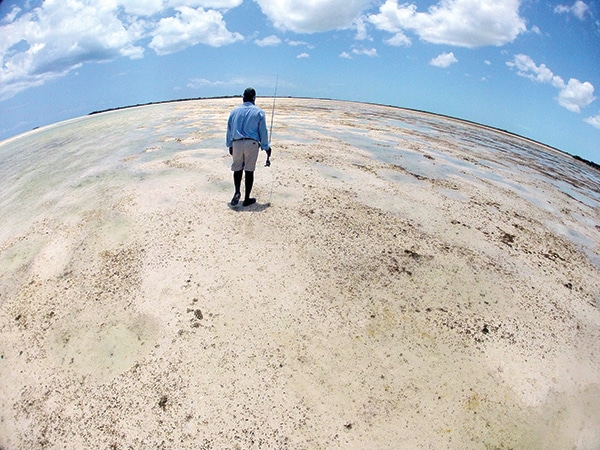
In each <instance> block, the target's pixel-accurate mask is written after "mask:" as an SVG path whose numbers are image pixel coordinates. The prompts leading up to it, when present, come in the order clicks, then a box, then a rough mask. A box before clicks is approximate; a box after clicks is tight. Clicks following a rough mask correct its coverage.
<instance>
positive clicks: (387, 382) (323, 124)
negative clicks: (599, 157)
mask: <svg viewBox="0 0 600 450" xmlns="http://www.w3.org/2000/svg"><path fill="white" fill-rule="evenodd" d="M238 103H239V99H218V100H200V101H189V102H181V103H171V104H163V105H153V106H146V107H140V108H133V109H127V110H123V111H115V112H110V113H104V114H100V115H95V116H91V117H86V118H82V119H78V120H75V121H69V122H68V123H65V124H58V125H56V126H53V127H48V128H45V129H40V130H36V131H35V132H32V133H29V134H28V135H26V136H23V137H20V138H17V139H12V140H10V141H9V142H6V143H4V144H0V175H1V176H2V179H3V180H4V181H3V188H2V192H1V194H0V217H1V219H0V221H1V224H2V227H1V229H0V267H1V273H0V448H2V449H3V450H6V449H21V448H68V449H80V448H94V449H96V448H112V449H125V448H169V449H175V448H186V449H211V448H214V449H225V448H230V449H253V448H291V449H319V448H322V449H335V448H341V449H364V448H369V449H384V448H390V449H391V448H394V449H397V448H406V449H418V448H423V449H426V448H432V449H466V448H468V449H492V448H494V449H496V448H497V449H499V448H506V449H508V448H546V449H548V448H556V449H565V448H576V449H597V448H599V447H600V353H599V348H598V344H599V342H600V311H599V307H600V246H599V243H600V226H599V224H600V174H598V172H594V171H593V170H592V169H591V168H588V167H587V166H585V165H583V164H581V163H580V162H577V161H575V160H574V159H572V158H570V157H568V156H566V155H563V154H561V153H559V152H557V151H555V150H552V149H549V148H546V147H543V146H541V145H538V144H535V143H532V142H529V141H526V140H523V139H519V138H516V137H514V136H511V135H508V134H506V133H501V132H497V131H492V130H489V129H486V128H483V127H479V126H476V125H473V124H466V123H463V122H458V121H453V120H448V119H443V118H440V117H436V116H432V115H427V114H423V113H417V112H410V111H406V110H401V109H396V108H390V107H383V106H376V105H365V104H355V103H344V102H335V101H326V100H298V99H287V98H280V99H277V104H276V105H277V107H276V113H275V114H276V115H275V121H274V129H273V149H274V150H273V152H274V153H273V158H272V163H273V164H272V166H271V167H270V168H265V167H262V164H263V163H264V157H265V156H264V153H263V154H261V158H260V159H259V167H258V169H257V172H256V182H255V190H254V194H255V196H256V197H257V199H258V203H257V204H256V205H253V206H251V207H248V208H243V207H236V208H233V207H230V206H229V205H228V201H229V200H230V198H231V196H232V193H233V192H232V191H233V189H232V178H231V171H230V170H229V165H230V161H231V160H230V157H229V155H228V154H227V152H226V149H225V148H224V134H225V126H226V120H227V115H228V113H229V110H230V109H231V108H232V107H234V106H236V105H237V104H238ZM257 103H258V104H259V105H260V106H262V107H263V108H264V109H265V110H267V111H268V112H269V113H270V108H271V99H259V100H258V102H257Z"/></svg>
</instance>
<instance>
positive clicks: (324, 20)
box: [256, 0, 371, 33]
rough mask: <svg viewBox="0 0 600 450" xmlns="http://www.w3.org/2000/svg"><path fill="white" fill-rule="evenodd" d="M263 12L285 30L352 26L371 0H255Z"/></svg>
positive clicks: (306, 30) (301, 30)
mask: <svg viewBox="0 0 600 450" xmlns="http://www.w3.org/2000/svg"><path fill="white" fill-rule="evenodd" d="M256 2H257V3H258V4H259V5H260V8H261V10H262V12H263V13H264V14H265V15H266V16H267V17H268V18H269V19H270V20H271V21H272V22H273V24H274V25H275V26H276V27H277V28H279V29H282V30H289V31H294V32H296V33H317V32H321V31H328V30H335V29H345V28H350V27H352V25H353V23H354V22H355V20H356V19H357V18H358V17H359V16H360V14H361V12H362V11H363V9H365V8H366V7H367V6H369V4H370V3H371V1H370V0H311V1H299V0H256Z"/></svg>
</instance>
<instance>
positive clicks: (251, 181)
mask: <svg viewBox="0 0 600 450" xmlns="http://www.w3.org/2000/svg"><path fill="white" fill-rule="evenodd" d="M253 184H254V172H249V171H246V197H245V200H249V199H250V192H252V185H253Z"/></svg>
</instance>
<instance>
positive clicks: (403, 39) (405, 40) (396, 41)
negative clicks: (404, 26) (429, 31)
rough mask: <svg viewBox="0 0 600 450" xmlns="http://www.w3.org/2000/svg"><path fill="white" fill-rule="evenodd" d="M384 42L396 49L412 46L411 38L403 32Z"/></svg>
mask: <svg viewBox="0 0 600 450" xmlns="http://www.w3.org/2000/svg"><path fill="white" fill-rule="evenodd" d="M383 42H385V43H386V44H388V45H391V46H394V47H410V46H411V45H412V41H411V40H410V38H409V37H407V36H406V35H405V34H404V33H403V32H402V31H399V32H397V33H396V34H394V35H393V36H392V37H391V38H389V39H385V40H384V41H383Z"/></svg>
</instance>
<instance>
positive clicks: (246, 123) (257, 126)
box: [225, 102, 269, 150]
mask: <svg viewBox="0 0 600 450" xmlns="http://www.w3.org/2000/svg"><path fill="white" fill-rule="evenodd" d="M237 139H254V140H255V141H257V142H258V143H259V144H260V148H262V149H263V150H267V149H268V148H269V136H268V133H267V116H266V114H265V112H264V111H263V110H262V109H260V108H259V107H258V106H256V105H255V104H254V103H252V102H244V104H243V105H241V106H238V107H237V108H235V109H234V110H233V111H231V114H229V120H228V121H227V137H226V139H225V145H226V146H227V147H228V148H229V147H231V146H232V145H233V141H235V140H237Z"/></svg>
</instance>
